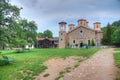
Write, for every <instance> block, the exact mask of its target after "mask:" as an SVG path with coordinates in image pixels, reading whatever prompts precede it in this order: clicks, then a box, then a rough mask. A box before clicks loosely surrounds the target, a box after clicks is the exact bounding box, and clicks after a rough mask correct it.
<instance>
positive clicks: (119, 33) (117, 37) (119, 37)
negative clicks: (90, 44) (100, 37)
mask: <svg viewBox="0 0 120 80" xmlns="http://www.w3.org/2000/svg"><path fill="white" fill-rule="evenodd" d="M112 37H114V38H113V43H120V28H119V29H117V30H116V31H115V32H114V33H113V35H112Z"/></svg>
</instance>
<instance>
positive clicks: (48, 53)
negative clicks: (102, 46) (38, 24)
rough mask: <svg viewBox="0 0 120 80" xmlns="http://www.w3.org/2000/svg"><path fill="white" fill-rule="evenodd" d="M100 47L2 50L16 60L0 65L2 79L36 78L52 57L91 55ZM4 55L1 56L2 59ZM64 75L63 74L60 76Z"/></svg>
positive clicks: (27, 79)
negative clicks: (26, 50)
mask: <svg viewBox="0 0 120 80" xmlns="http://www.w3.org/2000/svg"><path fill="white" fill-rule="evenodd" d="M98 50H99V49H97V48H94V49H33V50H30V51H29V52H24V53H19V54H18V53H16V52H15V51H13V50H7V51H0V52H1V54H2V55H6V56H8V57H9V58H11V59H13V60H14V63H13V64H10V65H6V66H0V80H21V79H22V80H34V78H35V76H37V75H38V74H40V73H41V72H43V71H44V70H45V69H47V67H46V66H45V65H43V63H44V62H45V61H47V60H48V59H51V58H56V57H60V58H66V57H69V56H83V57H87V58H89V57H91V56H92V55H93V54H94V53H95V52H97V51H98ZM1 58H2V57H1V56H0V59H1ZM60 77H62V76H60Z"/></svg>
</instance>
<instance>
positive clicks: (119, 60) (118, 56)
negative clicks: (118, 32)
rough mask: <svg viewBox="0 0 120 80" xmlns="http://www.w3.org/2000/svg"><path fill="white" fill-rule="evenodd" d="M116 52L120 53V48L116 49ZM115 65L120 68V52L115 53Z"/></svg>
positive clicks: (118, 79)
mask: <svg viewBox="0 0 120 80" xmlns="http://www.w3.org/2000/svg"><path fill="white" fill-rule="evenodd" d="M115 51H120V48H115ZM114 59H115V65H116V66H117V67H118V68H120V52H116V53H114ZM116 80H120V76H119V77H118V78H116Z"/></svg>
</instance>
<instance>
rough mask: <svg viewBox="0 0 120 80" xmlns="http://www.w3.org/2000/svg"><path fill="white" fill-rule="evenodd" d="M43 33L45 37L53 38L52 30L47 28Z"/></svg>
mask: <svg viewBox="0 0 120 80" xmlns="http://www.w3.org/2000/svg"><path fill="white" fill-rule="evenodd" d="M43 34H44V38H53V33H52V32H51V31H50V30H45V31H44V32H43Z"/></svg>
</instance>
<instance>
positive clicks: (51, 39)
mask: <svg viewBox="0 0 120 80" xmlns="http://www.w3.org/2000/svg"><path fill="white" fill-rule="evenodd" d="M44 39H48V40H50V41H54V39H53V38H37V40H41V41H42V40H44Z"/></svg>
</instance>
